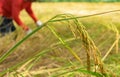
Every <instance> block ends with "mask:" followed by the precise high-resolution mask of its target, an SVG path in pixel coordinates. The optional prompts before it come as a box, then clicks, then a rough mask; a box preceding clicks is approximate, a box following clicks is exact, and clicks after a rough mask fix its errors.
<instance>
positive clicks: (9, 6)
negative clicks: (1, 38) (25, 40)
mask: <svg viewBox="0 0 120 77" xmlns="http://www.w3.org/2000/svg"><path fill="white" fill-rule="evenodd" d="M34 1H36V0H0V16H1V18H0V22H1V23H0V33H1V34H2V35H5V34H7V33H10V32H13V31H15V30H16V28H15V26H14V24H13V20H14V21H15V22H16V23H17V24H18V25H19V26H20V27H21V28H22V29H23V30H24V31H25V32H26V34H29V33H30V32H31V29H30V28H29V27H28V26H27V25H25V24H24V23H23V22H22V20H21V19H20V17H19V15H20V12H21V11H22V10H23V9H25V11H26V12H27V13H28V14H29V16H30V17H31V18H32V19H33V20H34V22H35V23H36V25H37V26H41V24H42V22H41V21H39V20H38V18H37V17H36V16H35V15H34V13H33V10H32V8H31V6H32V2H34Z"/></svg>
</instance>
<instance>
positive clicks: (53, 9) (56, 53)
mask: <svg viewBox="0 0 120 77" xmlns="http://www.w3.org/2000/svg"><path fill="white" fill-rule="evenodd" d="M119 9H120V3H74V2H70V3H67V2H64V3H34V4H33V10H34V12H35V14H36V15H37V17H38V18H39V20H41V21H43V22H46V21H48V20H49V19H51V17H53V16H55V15H57V14H63V13H66V14H73V15H75V16H85V15H91V14H96V13H101V12H107V11H111V10H119ZM66 17H67V16H66ZM61 18H62V16H61ZM119 18H120V11H119V12H114V13H108V14H104V15H99V16H92V17H86V18H80V19H79V21H80V23H81V24H82V25H83V26H84V27H83V26H82V29H84V30H86V31H87V32H88V34H89V35H90V37H91V39H92V40H93V42H95V44H96V45H93V48H94V47H95V46H97V47H98V49H99V50H100V51H101V54H102V55H101V56H102V58H103V57H104V55H106V53H107V52H108V51H111V53H110V54H109V56H108V55H107V57H108V58H107V59H106V57H105V60H104V61H105V65H104V66H105V67H107V68H105V69H107V71H108V73H109V74H111V72H112V73H113V75H114V74H116V75H117V76H118V75H119V74H120V72H119V70H118V68H114V67H116V66H117V67H119V60H120V58H118V59H116V56H117V57H118V56H120V55H119V54H115V53H116V51H117V50H118V51H120V42H119V38H118V37H119V36H120V34H119V31H120V19H119ZM21 19H22V21H23V22H25V23H26V24H27V25H28V26H29V27H30V28H31V29H33V30H34V29H36V25H35V24H34V22H33V21H32V19H31V18H30V17H29V16H28V15H27V13H26V12H25V11H22V12H21ZM74 21H75V20H74ZM74 21H66V22H65V21H61V22H53V23H50V24H49V25H50V26H51V27H54V28H53V30H55V31H56V34H55V33H54V32H52V31H53V30H51V28H50V27H44V28H42V29H41V30H39V31H38V32H36V33H35V34H34V35H32V36H31V37H30V38H28V39H27V40H26V41H25V42H23V43H22V44H21V45H20V46H19V47H18V48H17V49H15V50H14V52H13V53H12V54H11V55H10V56H8V58H7V59H6V60H5V61H3V62H2V63H1V65H0V72H2V71H3V70H8V68H9V67H12V66H14V65H16V64H19V63H20V62H22V61H24V60H26V59H28V58H31V57H32V59H31V60H29V61H27V62H25V63H24V64H23V65H21V66H20V67H19V68H16V69H17V70H13V71H12V73H15V74H17V73H16V72H18V74H22V75H24V77H26V76H31V77H33V76H35V77H39V76H41V77H48V76H51V75H52V73H53V74H54V73H55V72H57V73H59V74H60V73H62V72H66V70H67V71H68V70H69V71H70V70H72V69H73V68H77V67H79V68H83V66H79V65H81V64H79V63H78V62H77V60H76V59H75V57H74V56H73V55H71V54H70V53H69V52H68V50H70V49H72V50H73V51H75V52H76V53H77V55H78V56H79V57H80V58H81V59H82V60H83V64H84V63H86V52H85V50H84V47H83V43H84V42H85V41H84V40H85V39H86V37H87V36H83V35H84V33H83V35H79V34H77V32H78V33H79V31H77V29H79V28H77V27H75V25H76V22H74ZM73 22H74V23H73ZM67 23H68V24H67ZM16 27H17V31H16V32H14V33H12V34H9V35H8V36H6V37H3V38H0V56H2V55H3V54H4V53H5V52H7V51H8V50H9V49H10V48H11V47H12V46H14V45H15V44H16V43H17V42H18V41H20V40H21V39H22V38H23V37H24V36H25V33H24V31H23V30H22V29H21V28H20V27H18V26H16ZM80 29H81V28H80ZM57 34H58V35H59V36H57ZM86 35H87V34H86ZM77 36H81V37H80V38H82V36H83V37H84V38H85V39H82V40H83V41H84V42H83V43H81V42H82V41H81V40H79V38H78V37H77ZM56 37H57V38H56ZM60 37H61V38H62V39H63V40H64V41H65V42H66V43H67V44H68V46H69V47H70V48H69V47H67V45H66V44H65V45H62V43H63V44H64V41H63V40H62V43H61V42H60V41H61V39H60ZM88 40H89V39H87V41H88ZM93 42H92V43H93ZM114 42H115V43H114ZM92 43H91V42H90V44H92ZM85 44H86V42H85ZM114 44H115V45H114ZM113 45H114V46H113ZM112 46H113V47H112ZM51 47H53V49H52V50H50V51H49V52H48V51H47V52H48V53H46V54H44V53H42V54H44V55H42V56H39V57H38V58H37V59H36V56H35V55H36V54H38V55H41V53H40V52H42V51H43V52H46V51H45V50H46V49H49V48H51ZM66 48H68V50H67V49H66ZM72 50H70V51H72ZM51 51H52V52H51ZM39 53H40V54H39ZM111 54H112V55H111ZM38 55H37V56H38ZM34 56H35V57H34ZM111 58H112V59H111ZM34 59H35V61H32V60H34ZM112 60H113V61H112ZM114 60H115V61H117V62H116V63H115V61H114ZM111 61H112V62H114V63H115V64H116V65H115V64H113V63H112V62H111ZM109 63H110V64H109ZM71 65H72V66H71ZM85 65H86V64H85ZM93 65H94V64H93ZM32 66H33V67H32ZM84 68H86V66H84ZM113 68H114V69H113ZM114 70H118V72H117V73H115V72H114ZM98 72H99V71H98ZM12 73H10V71H9V72H8V73H7V74H6V75H5V76H7V75H9V74H12ZM57 73H55V75H56V74H57ZM68 74H69V73H68ZM75 74H77V75H74V74H73V73H71V74H70V75H67V74H66V75H64V76H66V77H68V76H71V77H73V76H75V77H77V76H80V75H81V76H86V75H84V74H83V73H80V74H79V73H78V72H75ZM0 75H1V73H0ZM72 75H73V76H72ZM11 77H12V76H11Z"/></svg>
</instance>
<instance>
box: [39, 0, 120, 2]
mask: <svg viewBox="0 0 120 77" xmlns="http://www.w3.org/2000/svg"><path fill="white" fill-rule="evenodd" d="M37 1H41V2H120V0H37Z"/></svg>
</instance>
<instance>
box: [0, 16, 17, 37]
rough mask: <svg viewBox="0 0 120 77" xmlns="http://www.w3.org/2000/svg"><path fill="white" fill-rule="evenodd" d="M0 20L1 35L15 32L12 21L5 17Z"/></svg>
mask: <svg viewBox="0 0 120 77" xmlns="http://www.w3.org/2000/svg"><path fill="white" fill-rule="evenodd" d="M1 19H2V22H1V24H0V33H1V34H2V35H5V34H7V33H10V32H14V31H15V30H16V28H15V26H14V24H13V20H12V19H8V18H6V17H2V18H1Z"/></svg>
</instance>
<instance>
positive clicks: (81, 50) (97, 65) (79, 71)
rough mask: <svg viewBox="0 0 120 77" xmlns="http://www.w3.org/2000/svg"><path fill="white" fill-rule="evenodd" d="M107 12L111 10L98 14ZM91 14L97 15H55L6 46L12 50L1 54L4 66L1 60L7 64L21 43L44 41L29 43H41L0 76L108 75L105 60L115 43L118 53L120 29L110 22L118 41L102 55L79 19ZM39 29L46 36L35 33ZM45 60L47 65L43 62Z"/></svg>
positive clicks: (59, 76)
mask: <svg viewBox="0 0 120 77" xmlns="http://www.w3.org/2000/svg"><path fill="white" fill-rule="evenodd" d="M117 11H119V10H117ZM110 12H111V11H110ZM112 12H114V11H112ZM105 13H109V12H104V13H99V14H105ZM99 14H95V15H99ZM89 16H94V15H87V16H82V17H76V16H74V15H71V14H59V15H56V16H54V17H52V18H51V19H50V20H48V21H47V22H45V23H44V24H43V25H42V26H41V27H39V28H36V29H35V30H34V31H33V32H32V33H31V34H29V35H27V36H25V37H24V38H23V39H21V40H20V41H18V42H17V43H16V44H15V42H13V43H14V44H15V45H14V46H12V47H11V46H10V47H8V48H7V49H9V50H8V51H7V52H6V51H4V52H2V53H1V55H0V64H1V65H2V63H5V61H8V60H9V59H8V58H10V56H11V54H15V52H16V50H17V49H18V50H19V51H20V50H22V45H23V44H24V43H28V44H31V43H30V42H29V41H31V40H32V42H33V41H34V40H33V39H39V41H42V42H40V43H39V41H35V42H37V44H36V43H35V44H36V45H35V44H33V43H32V45H31V46H30V47H29V46H28V47H29V48H32V47H35V46H37V45H38V46H37V47H39V48H38V49H37V47H35V48H36V50H31V51H33V52H32V55H31V56H28V57H26V58H23V57H22V55H20V56H19V55H18V56H19V58H21V59H20V61H18V63H16V64H13V65H11V67H9V68H7V69H5V70H2V72H0V76H1V77H7V76H8V77H33V76H36V77H80V76H85V77H87V76H93V77H94V76H96V77H103V76H105V77H107V72H109V71H108V70H107V69H106V68H104V62H103V61H104V60H105V59H106V56H108V54H109V52H110V51H111V49H112V48H113V47H114V46H115V45H116V53H118V48H119V46H118V45H119V44H118V43H119V31H118V30H117V28H116V27H114V24H110V25H112V26H111V27H110V28H109V29H111V30H112V31H114V32H115V33H116V41H115V42H114V44H113V45H112V46H111V47H110V49H109V50H108V54H107V53H106V55H105V56H104V57H103V58H102V57H101V56H102V55H101V51H100V50H99V49H98V48H97V46H96V44H95V42H94V40H93V39H92V38H91V36H90V35H89V33H88V31H87V30H86V27H85V26H86V25H84V24H83V23H82V22H80V21H79V20H78V18H85V17H89ZM58 23H59V24H58ZM103 25H104V24H103ZM61 27H62V28H61ZM107 27H109V26H107ZM60 29H62V30H60ZM39 31H40V32H43V34H44V35H45V36H46V38H43V39H41V38H42V35H40V34H37V36H35V35H36V33H37V32H39ZM48 37H52V38H48ZM9 38H10V37H9ZM9 38H8V39H9ZM9 42H11V41H8V43H9ZM40 44H42V45H40ZM46 44H48V45H46ZM12 45H13V44H12ZM23 46H24V45H23ZM24 47H27V46H24ZM35 48H34V49H35ZM4 49H5V48H4ZM24 51H25V50H24ZM21 53H22V52H21ZM27 54H28V53H27ZM16 55H17V54H16ZM28 55H29V54H28ZM81 55H82V56H81ZM83 56H84V58H83ZM7 59H8V60H7ZM46 59H47V62H46ZM44 62H45V63H44ZM42 63H43V64H44V65H42ZM39 66H40V67H39ZM106 70H107V71H106ZM108 77H110V75H108ZM111 77H112V76H111Z"/></svg>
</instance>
